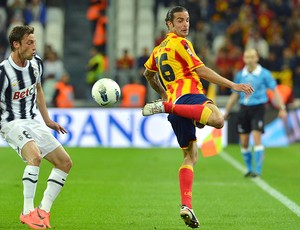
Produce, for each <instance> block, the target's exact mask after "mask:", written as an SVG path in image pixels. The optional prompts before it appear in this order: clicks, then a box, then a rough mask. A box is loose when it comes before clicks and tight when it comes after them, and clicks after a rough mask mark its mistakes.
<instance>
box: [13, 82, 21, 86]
mask: <svg viewBox="0 0 300 230" xmlns="http://www.w3.org/2000/svg"><path fill="white" fill-rule="evenodd" d="M19 82H20V81H16V82H15V83H12V86H17V85H18V84H19Z"/></svg>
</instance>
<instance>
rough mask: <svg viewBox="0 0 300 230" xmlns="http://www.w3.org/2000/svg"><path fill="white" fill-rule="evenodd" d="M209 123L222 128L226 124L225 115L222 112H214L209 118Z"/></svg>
mask: <svg viewBox="0 0 300 230" xmlns="http://www.w3.org/2000/svg"><path fill="white" fill-rule="evenodd" d="M209 125H211V126H213V127H215V128H217V129H221V128H223V126H224V117H223V116H222V115H221V114H212V116H211V117H210V119H209Z"/></svg>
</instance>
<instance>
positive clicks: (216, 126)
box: [215, 117, 224, 129]
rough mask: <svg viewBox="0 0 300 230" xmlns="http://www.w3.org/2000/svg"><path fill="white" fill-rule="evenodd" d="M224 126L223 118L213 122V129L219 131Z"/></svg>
mask: <svg viewBox="0 0 300 230" xmlns="http://www.w3.org/2000/svg"><path fill="white" fill-rule="evenodd" d="M223 126H224V119H223V118H221V117H220V118H217V119H216V121H215V128H217V129H221V128H223Z"/></svg>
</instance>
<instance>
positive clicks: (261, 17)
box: [257, 1, 274, 36]
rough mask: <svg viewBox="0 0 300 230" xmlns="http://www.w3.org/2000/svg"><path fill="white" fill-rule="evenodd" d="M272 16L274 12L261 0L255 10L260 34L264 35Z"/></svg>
mask: <svg viewBox="0 0 300 230" xmlns="http://www.w3.org/2000/svg"><path fill="white" fill-rule="evenodd" d="M273 18H274V12H273V11H272V10H271V9H270V8H269V5H268V3H267V2H264V1H261V3H260V5H259V8H258V11H257V22H258V26H259V30H260V33H261V34H262V36H265V35H266V32H267V29H268V28H269V26H270V25H271V21H272V20H273Z"/></svg>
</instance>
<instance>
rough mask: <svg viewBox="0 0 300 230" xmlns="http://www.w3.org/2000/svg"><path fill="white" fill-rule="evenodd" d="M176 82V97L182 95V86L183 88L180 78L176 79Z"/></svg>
mask: <svg viewBox="0 0 300 230" xmlns="http://www.w3.org/2000/svg"><path fill="white" fill-rule="evenodd" d="M176 83H177V89H176V98H178V97H180V96H181V95H182V88H183V85H184V82H183V80H182V79H180V80H177V81H176Z"/></svg>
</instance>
